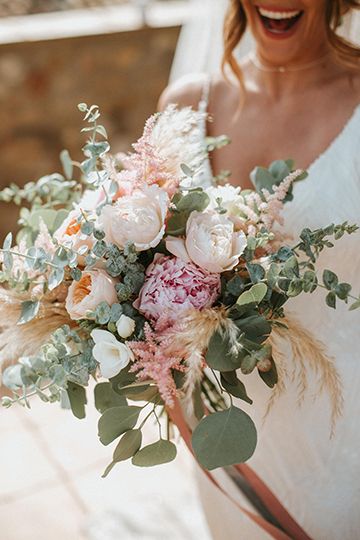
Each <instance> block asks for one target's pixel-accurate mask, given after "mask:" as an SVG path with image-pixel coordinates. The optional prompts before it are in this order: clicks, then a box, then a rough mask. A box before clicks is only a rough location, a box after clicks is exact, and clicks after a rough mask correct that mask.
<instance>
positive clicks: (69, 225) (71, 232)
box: [54, 209, 94, 265]
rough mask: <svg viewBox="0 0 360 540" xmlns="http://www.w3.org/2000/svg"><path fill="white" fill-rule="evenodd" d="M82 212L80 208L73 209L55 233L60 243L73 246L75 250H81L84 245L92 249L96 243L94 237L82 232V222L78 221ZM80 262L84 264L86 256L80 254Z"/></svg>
mask: <svg viewBox="0 0 360 540" xmlns="http://www.w3.org/2000/svg"><path fill="white" fill-rule="evenodd" d="M80 214H81V211H80V210H79V209H75V210H72V211H71V212H70V213H69V215H68V216H67V218H66V219H65V220H64V221H63V223H62V224H61V225H60V227H59V228H58V229H57V230H56V231H55V233H54V238H55V240H57V242H58V243H59V244H62V245H64V246H68V247H71V248H72V249H73V250H74V251H79V249H80V248H82V247H83V246H87V247H88V248H89V249H91V248H92V247H93V245H94V239H93V238H92V237H90V236H87V235H86V234H83V233H82V232H81V224H80V223H78V217H79V216H80ZM78 262H79V264H81V265H83V264H84V257H83V256H81V255H79V257H78Z"/></svg>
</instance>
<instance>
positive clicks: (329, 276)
mask: <svg viewBox="0 0 360 540" xmlns="http://www.w3.org/2000/svg"><path fill="white" fill-rule="evenodd" d="M323 282H324V285H325V287H326V288H327V289H328V290H329V291H330V290H332V289H334V288H335V287H336V285H337V284H338V282H339V280H338V277H337V275H336V274H334V272H332V271H331V270H324V272H323Z"/></svg>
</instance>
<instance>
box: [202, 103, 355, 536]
mask: <svg viewBox="0 0 360 540" xmlns="http://www.w3.org/2000/svg"><path fill="white" fill-rule="evenodd" d="M308 172H309V176H308V177H307V178H306V179H305V180H303V181H300V182H298V183H296V184H295V186H294V199H293V200H292V201H291V202H289V203H287V204H286V205H285V209H284V214H283V215H284V220H285V222H284V231H285V232H286V233H287V234H289V235H292V236H294V238H295V240H296V239H297V237H298V235H299V233H300V232H301V230H302V229H303V228H305V227H309V228H310V229H316V228H319V227H325V226H327V225H330V224H331V223H336V224H338V223H343V222H344V221H348V222H349V223H358V224H360V105H359V106H358V107H357V108H356V109H355V111H354V112H353V114H352V116H351V118H350V119H349V121H348V122H347V123H346V125H345V127H344V129H343V130H342V131H341V133H340V134H339V135H338V136H337V137H336V139H335V140H334V141H333V142H332V143H331V144H330V145H329V146H328V148H327V149H326V150H325V151H324V152H323V153H322V154H321V155H320V156H319V157H318V158H317V159H316V160H315V161H314V163H312V165H311V166H310V167H309V169H308ZM325 268H329V269H331V270H333V271H334V272H335V273H337V274H338V276H339V279H340V280H341V281H345V282H348V283H350V284H352V285H353V292H354V295H355V296H357V295H358V294H359V292H360V232H359V231H358V232H356V233H354V234H352V235H345V236H344V237H343V238H341V239H340V240H338V241H336V242H335V247H334V248H331V249H327V250H325V251H324V252H323V253H322V254H321V255H320V258H319V261H318V264H317V271H318V273H319V275H320V274H321V273H322V270H323V269H325ZM325 295H326V291H323V290H317V291H316V292H315V293H313V294H312V295H308V294H302V295H300V296H299V297H297V298H294V299H292V301H291V302H289V306H290V307H289V313H291V314H292V315H294V316H295V317H296V318H297V319H299V320H300V321H301V322H302V324H303V325H304V326H306V327H307V328H308V329H309V330H310V331H312V332H313V333H314V334H315V335H316V337H317V338H318V339H319V340H320V341H322V342H323V343H324V344H325V345H326V348H327V352H328V354H329V356H331V357H332V358H334V360H335V365H336V367H337V370H338V372H339V374H340V377H341V379H342V384H343V397H344V413H343V415H342V417H341V418H340V419H339V420H338V422H337V425H336V430H335V435H334V436H333V437H332V438H330V401H329V397H328V395H327V394H326V392H324V393H322V394H319V392H318V384H317V375H316V374H315V373H313V372H311V373H310V380H309V390H308V392H307V394H306V396H305V401H304V402H303V404H302V405H301V406H299V405H298V403H297V396H298V391H297V381H296V380H290V379H289V380H288V381H287V384H286V392H285V393H284V394H282V395H281V396H280V397H279V398H278V399H277V401H276V402H275V404H274V406H273V407H272V409H271V412H270V414H269V415H268V416H267V418H266V419H265V420H264V413H265V411H266V408H267V403H268V399H269V397H270V393H271V391H270V390H269V389H268V388H267V387H265V385H264V384H263V382H262V381H260V379H259V377H258V375H257V374H256V373H253V374H252V375H250V376H247V377H246V381H245V383H246V386H247V389H248V393H249V395H250V397H252V398H253V400H254V404H253V405H252V406H248V405H247V404H244V403H243V402H239V403H238V405H239V406H240V407H241V408H242V409H244V410H246V411H247V412H248V413H249V414H250V415H251V416H252V418H253V419H254V421H255V424H256V425H257V428H258V434H259V442H258V446H257V449H256V451H255V455H254V456H253V457H252V458H251V460H250V461H249V465H250V466H252V467H253V469H254V470H255V471H256V472H257V473H258V474H259V475H260V476H261V477H262V479H263V480H264V481H265V482H266V483H267V484H268V486H269V487H270V488H271V489H272V490H273V491H274V493H275V494H276V495H277V497H278V498H279V499H280V500H281V501H282V503H283V504H284V506H285V507H286V508H287V509H288V511H289V512H290V513H291V514H292V515H293V516H294V517H295V519H296V520H297V521H298V522H299V524H300V525H301V526H302V527H303V528H304V529H305V530H306V531H307V533H308V534H309V535H310V537H311V538H313V539H314V540H338V539H339V538H341V539H342V540H355V539H357V538H360V533H359V530H360V513H359V508H360V430H359V428H358V413H359V409H360V402H359V395H360V330H359V329H360V310H358V311H353V312H350V311H349V310H348V306H346V305H345V304H343V303H339V305H338V307H337V309H336V310H333V309H331V308H329V307H328V306H326V304H325ZM286 354H287V359H288V362H289V365H291V362H292V358H291V354H290V353H289V351H288V350H286ZM221 474H222V472H221V471H220V472H218V475H219V477H221ZM207 489H209V486H207ZM203 493H204V492H203ZM203 502H204V506H205V509H206V508H207V507H208V508H207V509H208V512H207V514H208V518H209V521H210V522H211V527H212V530H213V534H214V538H215V539H217V538H219V539H222V538H227V539H228V540H235V539H237V538H244V539H248V538H249V539H251V540H255V539H256V540H258V539H259V540H260V539H265V538H268V536H267V535H266V533H264V532H263V531H260V530H255V528H254V525H253V524H252V523H250V522H249V520H248V519H247V518H245V517H244V516H240V515H239V512H238V510H236V509H235V508H234V509H232V510H230V511H229V508H228V505H229V503H228V502H227V501H226V500H225V499H223V498H222V496H220V495H215V493H212V494H210V495H209V494H208V495H203ZM215 504H216V505H217V506H218V510H217V512H219V511H220V510H219V509H220V508H223V511H224V513H225V514H226V515H227V519H226V522H225V523H226V524H225V525H224V520H221V529H219V531H217V530H216V527H217V525H216V523H215V520H214V522H212V521H211V519H212V518H211V507H214V505H215ZM224 527H225V530H224ZM240 530H242V531H243V536H242V535H239V531H240Z"/></svg>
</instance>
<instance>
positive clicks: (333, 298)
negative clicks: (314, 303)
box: [326, 291, 336, 309]
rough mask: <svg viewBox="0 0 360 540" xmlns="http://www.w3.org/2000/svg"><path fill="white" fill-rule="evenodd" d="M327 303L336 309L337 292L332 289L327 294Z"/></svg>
mask: <svg viewBox="0 0 360 540" xmlns="http://www.w3.org/2000/svg"><path fill="white" fill-rule="evenodd" d="M326 303H327V305H328V306H329V307H331V308H333V309H336V294H335V292H333V291H331V292H329V294H328V295H327V296H326Z"/></svg>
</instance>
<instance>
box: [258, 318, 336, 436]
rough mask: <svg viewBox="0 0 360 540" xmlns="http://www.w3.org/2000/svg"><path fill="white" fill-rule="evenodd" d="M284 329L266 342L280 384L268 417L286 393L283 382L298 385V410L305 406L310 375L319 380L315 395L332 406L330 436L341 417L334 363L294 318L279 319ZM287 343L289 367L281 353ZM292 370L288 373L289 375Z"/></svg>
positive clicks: (275, 331) (324, 349)
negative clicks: (286, 342)
mask: <svg viewBox="0 0 360 540" xmlns="http://www.w3.org/2000/svg"><path fill="white" fill-rule="evenodd" d="M282 322H283V323H284V324H285V325H286V326H287V328H281V327H275V328H274V330H273V332H272V334H271V336H270V338H269V342H270V343H271V345H272V347H273V356H274V360H275V363H276V365H277V367H278V371H279V383H278V384H277V386H276V389H275V390H274V392H273V394H272V396H271V398H270V400H269V404H268V408H267V413H266V414H268V412H269V411H270V409H271V407H272V405H273V404H274V403H275V401H276V399H277V398H278V397H279V395H280V394H281V393H283V392H284V391H285V389H286V378H290V380H291V381H295V382H296V383H297V388H298V396H297V401H298V404H299V406H300V405H301V404H302V403H303V402H304V399H305V396H306V393H307V390H308V388H309V371H312V372H313V373H314V374H315V375H316V376H317V378H318V392H317V393H318V394H319V395H320V394H323V393H324V392H327V394H328V396H329V399H330V404H331V434H332V435H333V433H334V429H335V425H336V421H337V420H338V418H339V417H340V416H341V415H342V412H343V406H344V399H343V387H342V381H341V377H340V375H339V373H338V371H337V369H336V366H335V361H334V359H333V358H331V357H330V356H328V353H327V350H326V347H325V345H324V344H323V343H322V342H321V341H319V340H318V339H316V338H315V337H314V336H313V335H312V334H311V332H310V331H308V330H307V329H306V328H304V326H303V325H302V324H301V323H300V322H299V321H298V320H297V319H296V318H295V317H293V316H291V317H290V316H288V317H286V318H285V319H282ZM284 340H286V341H288V343H289V344H290V348H291V352H292V360H293V361H292V364H291V365H290V364H289V362H287V360H286V358H285V354H284V352H283V344H282V343H281V342H283V341H284ZM289 370H291V371H289Z"/></svg>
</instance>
